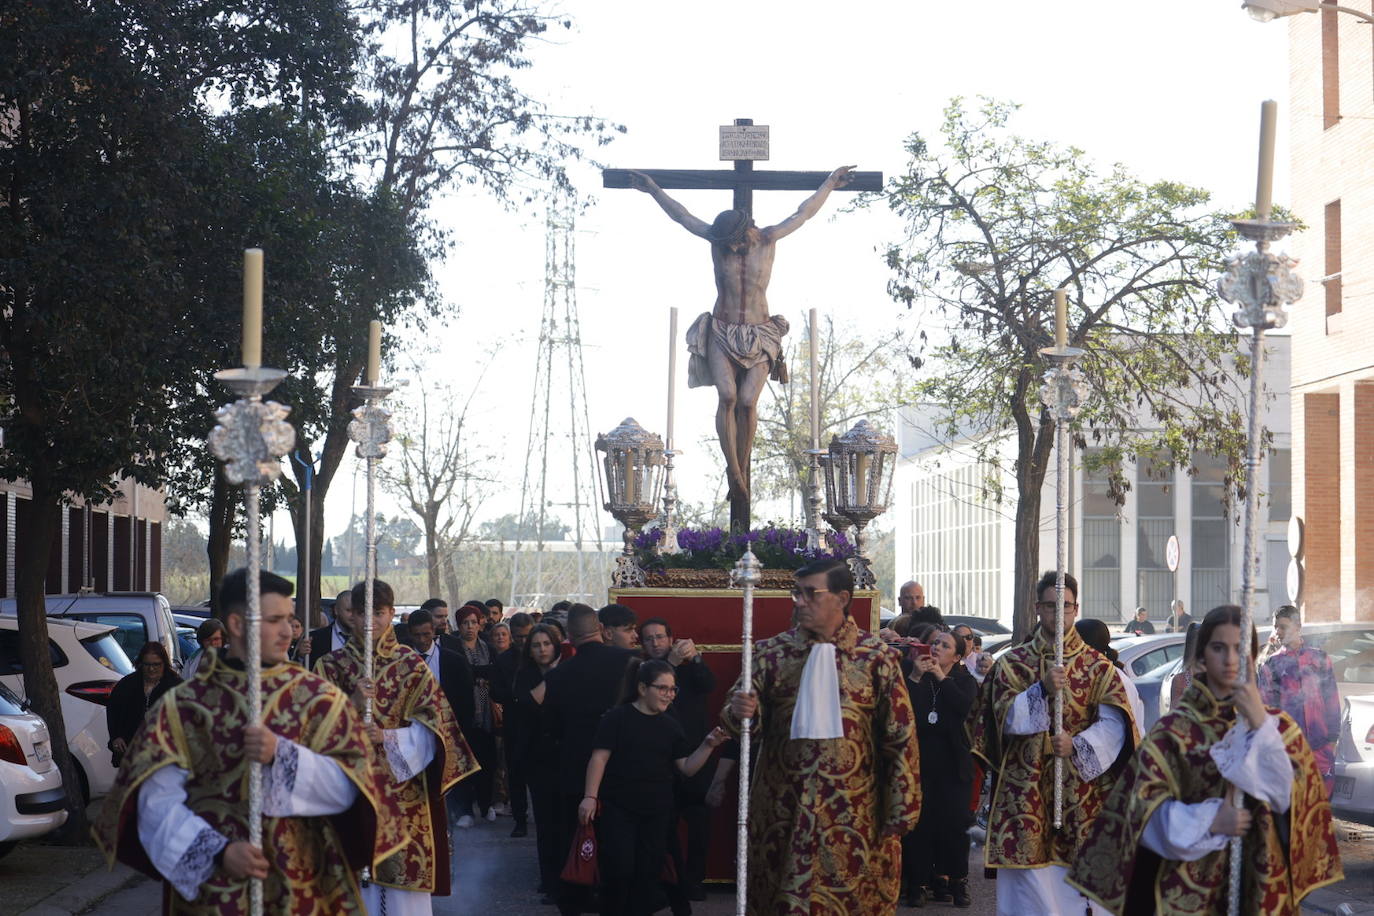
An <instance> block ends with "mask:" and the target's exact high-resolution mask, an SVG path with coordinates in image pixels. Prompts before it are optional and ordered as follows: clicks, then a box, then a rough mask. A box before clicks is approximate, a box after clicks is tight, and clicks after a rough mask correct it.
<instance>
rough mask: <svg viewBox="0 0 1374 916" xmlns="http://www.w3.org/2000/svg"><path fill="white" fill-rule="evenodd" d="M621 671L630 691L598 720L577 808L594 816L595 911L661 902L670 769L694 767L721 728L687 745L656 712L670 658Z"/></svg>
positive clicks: (631, 912)
mask: <svg viewBox="0 0 1374 916" xmlns="http://www.w3.org/2000/svg"><path fill="white" fill-rule="evenodd" d="M626 675H627V678H626V682H627V683H629V684H633V685H634V692H633V693H632V694H630V696H629V697H628V698H627V699H626V700H625V702H623V703H621V705H619V706H615V707H612V708H611V710H610V711H609V712H607V713H606V714H605V715H604V716H602V717H601V722H600V723H599V724H598V725H597V728H596V738H595V740H594V742H593V744H592V747H593V750H592V757H591V760H590V761H588V763H587V780H586V795H585V796H584V797H583V799H582V803H581V804H580V805H579V806H578V808H577V817H578V820H579V821H581V822H582V823H583V824H589V823H591V822H592V821H593V820H594V819H595V820H597V822H598V823H597V831H596V833H597V842H598V844H599V847H600V848H599V850H598V852H597V867H598V869H599V870H600V872H601V913H602V916H647V914H650V913H655V912H657V911H658V910H659V909H662V908H663V907H664V906H665V905H666V904H667V900H666V899H665V893H664V889H663V887H662V883H661V878H662V872H663V862H664V859H665V857H666V856H667V854H668V831H669V830H670V829H671V827H672V824H673V771H674V770H675V769H676V771H677V772H679V773H681V774H682V775H683V776H693V775H695V774H696V772H697V771H698V770H700V769H701V768H702V767H703V766H705V765H706V761H707V760H709V759H710V758H711V753H712V752H713V751H714V750H715V749H716V748H717V747H719V746H720V745H722V744H724V743H725V738H726V734H725V730H724V729H722V728H715V729H712V730H711V733H710V734H708V735H707V736H706V737H705V738H704V739H702V742H701V744H700V745H698V746H697V748H696V749H695V750H693V749H692V748H690V747H688V746H687V739H686V737H685V736H684V735H683V733H682V726H681V725H679V724H678V722H677V720H676V719H675V718H673V717H672V716H666V715H664V714H663V713H664V712H666V711H667V709H668V707H669V706H670V705H672V702H673V698H674V697H675V696H677V676H676V675H675V674H674V673H673V667H672V665H669V664H668V663H667V662H665V661H661V660H658V659H651V660H649V661H646V662H642V663H641V664H639V665H638V667H637V669H636V667H634V666H631V668H630V669H629V670H628V671H627V672H626ZM631 678H632V679H633V680H631ZM598 808H599V813H598ZM674 896H675V897H677V898H678V899H675V900H674V901H673V907H674V912H675V913H676V912H679V911H682V912H691V905H690V904H688V903H687V902H686V900H685V898H680V895H676V894H675V895H674Z"/></svg>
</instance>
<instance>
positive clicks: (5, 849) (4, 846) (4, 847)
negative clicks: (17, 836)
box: [0, 840, 19, 859]
mask: <svg viewBox="0 0 1374 916" xmlns="http://www.w3.org/2000/svg"><path fill="white" fill-rule="evenodd" d="M17 845H19V844H18V843H16V842H15V841H14V840H9V841H8V842H5V843H0V859H3V858H4V857H5V856H7V855H9V854H10V852H11V851H13V850H14V847H15V846H17Z"/></svg>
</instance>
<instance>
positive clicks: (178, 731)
mask: <svg viewBox="0 0 1374 916" xmlns="http://www.w3.org/2000/svg"><path fill="white" fill-rule="evenodd" d="M262 700H263V724H264V725H265V726H267V728H268V729H270V730H271V731H272V732H274V733H275V734H277V735H279V736H281V737H283V738H288V739H290V740H291V741H293V742H295V743H296V744H299V745H300V746H301V747H304V748H307V749H309V750H311V751H314V752H315V753H317V754H322V755H324V756H326V757H328V758H330V759H331V760H333V761H334V762H335V763H337V764H338V765H339V767H340V769H342V770H343V772H344V774H345V775H346V776H347V777H348V778H349V780H351V781H352V783H353V784H354V785H355V786H356V787H357V789H358V796H357V799H356V801H355V802H354V803H353V806H352V807H351V808H349V810H348V811H345V812H343V813H342V814H336V815H331V816H328V817H283V818H275V817H265V818H263V843H262V850H263V855H265V856H266V857H267V861H268V862H269V863H270V868H269V870H268V873H267V879H266V880H265V881H264V882H263V900H264V903H265V909H266V911H267V912H270V913H290V914H300V916H304V914H314V913H360V914H361V913H364V909H363V905H362V899H361V896H360V894H359V890H358V883H357V881H356V880H355V878H354V872H355V871H356V870H357V869H359V868H362V867H363V866H365V865H370V864H372V863H373V862H374V861H376V860H377V859H378V858H379V857H380V856H382V855H387V854H390V851H391V850H390V849H386V848H379V847H378V846H377V845H376V835H377V831H376V827H377V823H378V820H379V818H382V819H385V818H386V814H385V812H386V805H387V800H386V798H385V795H384V790H383V788H382V787H381V785H380V781H379V774H378V773H377V772H376V771H375V770H374V768H373V767H372V766H371V764H370V762H369V755H368V750H367V741H366V738H365V736H364V733H363V729H362V720H361V718H360V717H359V716H358V715H357V714H356V713H355V712H354V710H353V707H352V704H350V703H349V701H348V698H347V697H345V696H344V695H343V694H342V693H341V692H340V691H339V690H337V689H336V688H335V687H334V686H333V685H332V684H330V683H329V682H327V681H325V680H324V679H323V678H320V677H317V676H315V675H313V674H311V673H310V672H308V671H306V670H305V669H303V668H301V667H300V666H298V665H294V664H290V663H283V664H280V665H276V666H274V667H272V668H267V669H265V670H264V671H263V672H262ZM247 724H248V698H247V676H246V674H245V672H244V671H243V670H241V669H239V668H235V667H231V666H230V665H229V664H227V663H226V662H225V661H224V660H223V659H222V658H220V657H219V655H218V653H214V652H211V653H210V654H209V655H208V656H207V657H206V659H205V662H204V663H203V664H202V665H201V666H200V669H199V670H198V671H197V672H196V675H195V677H194V678H192V679H191V680H189V681H186V682H184V683H182V684H178V685H177V686H176V687H174V688H173V689H172V690H170V691H169V692H168V693H167V694H166V695H165V696H164V697H163V699H162V700H161V702H159V703H158V704H157V705H156V706H155V707H154V708H153V710H152V712H151V713H150V714H149V715H148V717H147V718H145V719H144V720H143V724H142V725H141V726H140V727H139V730H138V732H137V733H136V734H135V735H134V739H133V741H132V743H131V744H130V746H129V750H128V753H127V754H126V759H125V761H124V765H123V766H122V767H120V770H119V776H118V778H117V779H116V780H115V786H114V788H113V789H112V790H111V791H110V794H109V796H108V797H107V798H106V799H105V802H104V804H103V805H102V806H101V810H100V816H99V818H98V820H97V821H96V823H95V826H94V827H93V828H92V833H93V834H94V836H95V840H96V843H97V844H98V845H99V846H100V848H101V849H102V850H103V851H104V853H105V855H106V858H107V859H108V860H109V861H110V863H111V864H113V862H114V860H115V859H116V858H118V859H119V861H121V862H124V863H125V864H127V865H129V866H131V867H133V868H136V869H138V870H139V871H141V872H143V873H144V874H147V875H149V876H150V877H153V878H157V879H159V880H162V876H161V875H160V874H158V872H157V869H156V868H154V867H153V864H152V862H151V861H150V860H149V858H148V855H147V853H146V852H145V851H144V849H143V844H142V843H141V842H140V841H139V838H138V789H139V787H140V786H141V785H142V784H143V783H144V781H145V780H146V779H147V778H148V777H149V776H151V775H152V774H153V773H154V772H156V771H157V770H159V769H161V768H162V767H165V766H178V767H181V768H182V769H184V770H186V771H188V772H189V773H190V777H189V778H188V779H187V781H186V806H187V807H188V808H190V809H191V811H192V812H194V813H195V814H196V815H198V816H199V817H201V818H203V819H204V820H205V821H206V822H207V823H208V824H209V825H210V826H211V827H212V828H214V829H215V830H217V831H219V832H220V833H221V834H223V835H224V836H226V837H228V839H229V842H231V843H233V842H237V841H239V840H247V839H248V823H247V820H248V818H247V815H248V763H247V761H246V760H245V759H244V757H243V729H244V727H245V726H246V725H247ZM163 912H165V913H173V914H188V916H189V914H195V916H219V914H229V916H237V914H246V913H247V912H248V881H247V880H238V879H234V878H231V877H230V876H229V875H228V874H227V873H226V872H225V871H224V869H222V868H217V869H215V871H214V872H213V873H212V874H211V876H210V878H209V879H208V880H207V881H206V882H205V883H204V884H202V885H201V887H200V892H199V893H198V894H197V896H196V898H195V900H193V901H190V902H187V901H186V900H184V899H183V898H182V897H181V895H180V894H178V893H177V892H176V891H174V890H173V889H172V888H171V886H170V885H168V884H166V883H165V882H164V892H163Z"/></svg>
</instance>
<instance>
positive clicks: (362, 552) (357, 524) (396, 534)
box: [333, 512, 423, 575]
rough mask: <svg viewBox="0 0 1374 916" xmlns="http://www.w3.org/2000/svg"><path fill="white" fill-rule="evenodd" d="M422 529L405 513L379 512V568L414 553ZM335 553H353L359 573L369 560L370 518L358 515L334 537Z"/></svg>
mask: <svg viewBox="0 0 1374 916" xmlns="http://www.w3.org/2000/svg"><path fill="white" fill-rule="evenodd" d="M422 537H423V532H422V531H421V530H420V528H419V526H418V525H416V524H415V523H414V522H413V521H411V520H410V519H408V518H406V517H405V516H401V515H398V516H395V517H388V516H386V515H383V514H382V513H380V512H379V513H377V569H378V570H382V569H386V568H388V567H391V566H395V565H396V563H397V561H399V560H401V559H403V558H406V557H413V556H415V551H416V549H417V548H418V547H419V546H420V540H421V538H422ZM333 542H334V554H335V556H344V557H352V558H353V561H354V563H356V564H357V574H358V575H362V570H363V568H364V564H366V562H367V518H366V516H363V515H355V516H353V518H352V519H351V520H350V521H349V523H348V527H347V528H345V529H344V531H343V534H340V535H339V536H338V537H336V538H334V539H333ZM351 574H352V571H350V575H351Z"/></svg>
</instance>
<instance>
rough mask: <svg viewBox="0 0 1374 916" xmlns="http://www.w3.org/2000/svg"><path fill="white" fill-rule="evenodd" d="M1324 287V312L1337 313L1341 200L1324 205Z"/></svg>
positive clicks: (1339, 305) (1339, 298)
mask: <svg viewBox="0 0 1374 916" xmlns="http://www.w3.org/2000/svg"><path fill="white" fill-rule="evenodd" d="M1322 285H1323V286H1324V287H1326V314H1327V316H1328V317H1329V316H1331V315H1339V314H1340V311H1341V202H1340V201H1339V200H1333V201H1332V202H1331V203H1329V204H1327V205H1326V276H1325V277H1323V278H1322Z"/></svg>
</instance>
